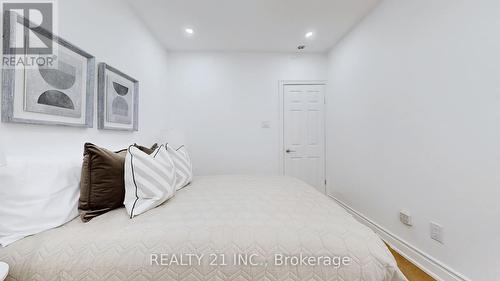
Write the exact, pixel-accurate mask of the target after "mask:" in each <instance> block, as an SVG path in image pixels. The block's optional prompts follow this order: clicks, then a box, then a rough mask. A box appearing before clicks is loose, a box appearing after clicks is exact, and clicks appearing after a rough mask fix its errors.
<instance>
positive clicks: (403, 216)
mask: <svg viewBox="0 0 500 281" xmlns="http://www.w3.org/2000/svg"><path fill="white" fill-rule="evenodd" d="M399 220H400V221H401V223H403V224H406V225H408V226H412V225H413V221H412V218H411V214H410V213H409V212H408V211H405V210H401V211H399Z"/></svg>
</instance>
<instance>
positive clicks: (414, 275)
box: [387, 246, 436, 281]
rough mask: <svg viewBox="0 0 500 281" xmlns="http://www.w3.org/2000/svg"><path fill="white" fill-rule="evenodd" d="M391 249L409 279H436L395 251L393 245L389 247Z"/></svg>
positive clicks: (431, 280)
mask: <svg viewBox="0 0 500 281" xmlns="http://www.w3.org/2000/svg"><path fill="white" fill-rule="evenodd" d="M387 247H389V246H387ZM389 250H390V251H391V253H392V255H393V256H394V258H395V259H396V262H397V263H398V267H399V269H401V271H402V272H403V274H404V275H405V276H406V278H407V279H408V280H409V281H436V280H435V279H434V278H432V277H430V276H429V275H428V274H427V273H425V272H423V271H422V270H420V268H418V267H416V266H415V265H414V264H412V263H411V262H409V261H408V260H407V259H405V258H404V257H402V256H401V255H400V254H398V253H397V252H396V251H394V250H393V249H392V248H391V247H389Z"/></svg>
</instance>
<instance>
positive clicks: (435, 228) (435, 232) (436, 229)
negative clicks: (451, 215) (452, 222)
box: [430, 222, 444, 244]
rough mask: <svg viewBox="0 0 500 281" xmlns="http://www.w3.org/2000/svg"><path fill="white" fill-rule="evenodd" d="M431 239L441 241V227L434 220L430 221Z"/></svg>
mask: <svg viewBox="0 0 500 281" xmlns="http://www.w3.org/2000/svg"><path fill="white" fill-rule="evenodd" d="M430 227H431V228H430V230H431V239H433V240H436V241H438V242H439V243H441V244H444V243H443V227H442V226H441V225H439V224H437V223H435V222H431V223H430Z"/></svg>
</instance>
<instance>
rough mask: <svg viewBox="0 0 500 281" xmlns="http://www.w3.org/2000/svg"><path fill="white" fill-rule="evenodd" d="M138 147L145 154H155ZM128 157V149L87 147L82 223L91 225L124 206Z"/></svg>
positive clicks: (150, 150)
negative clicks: (125, 170) (98, 217)
mask: <svg viewBox="0 0 500 281" xmlns="http://www.w3.org/2000/svg"><path fill="white" fill-rule="evenodd" d="M135 146H136V147H137V148H138V149H140V150H142V151H144V152H145V153H152V152H153V151H154V150H152V149H149V148H146V147H142V146H137V145H135ZM157 146H158V145H156V144H155V145H153V147H157ZM126 155H127V150H126V149H123V150H120V151H117V152H112V151H109V150H107V149H104V148H101V147H98V146H97V145H94V144H91V143H86V144H85V146H84V158H83V165H82V176H81V183H80V201H79V205H78V208H79V211H80V217H81V219H82V221H84V222H88V221H89V220H91V219H92V218H95V217H97V216H99V215H102V214H104V213H106V212H109V211H111V210H113V209H116V208H120V207H122V206H123V200H124V198H125V182H124V164H125V156H126Z"/></svg>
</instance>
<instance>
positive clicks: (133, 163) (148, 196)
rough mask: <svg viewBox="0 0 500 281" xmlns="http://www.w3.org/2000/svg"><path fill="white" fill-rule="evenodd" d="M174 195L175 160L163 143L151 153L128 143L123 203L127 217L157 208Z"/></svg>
mask: <svg viewBox="0 0 500 281" xmlns="http://www.w3.org/2000/svg"><path fill="white" fill-rule="evenodd" d="M174 195H175V169H174V163H173V161H172V159H171V158H170V156H169V155H168V153H167V150H166V148H165V146H163V145H161V146H160V147H159V148H157V149H156V150H155V152H154V153H152V154H151V155H148V154H146V153H144V152H142V151H140V150H139V149H138V148H137V147H134V146H130V147H129V149H128V153H127V157H126V159H125V200H124V202H123V203H124V205H125V208H126V209H127V213H128V214H129V216H130V218H133V217H135V216H137V215H140V214H142V213H144V212H146V211H149V210H151V209H153V208H156V207H158V206H159V205H161V204H162V203H163V202H165V201H167V200H168V199H170V198H172V197H173V196H174Z"/></svg>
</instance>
